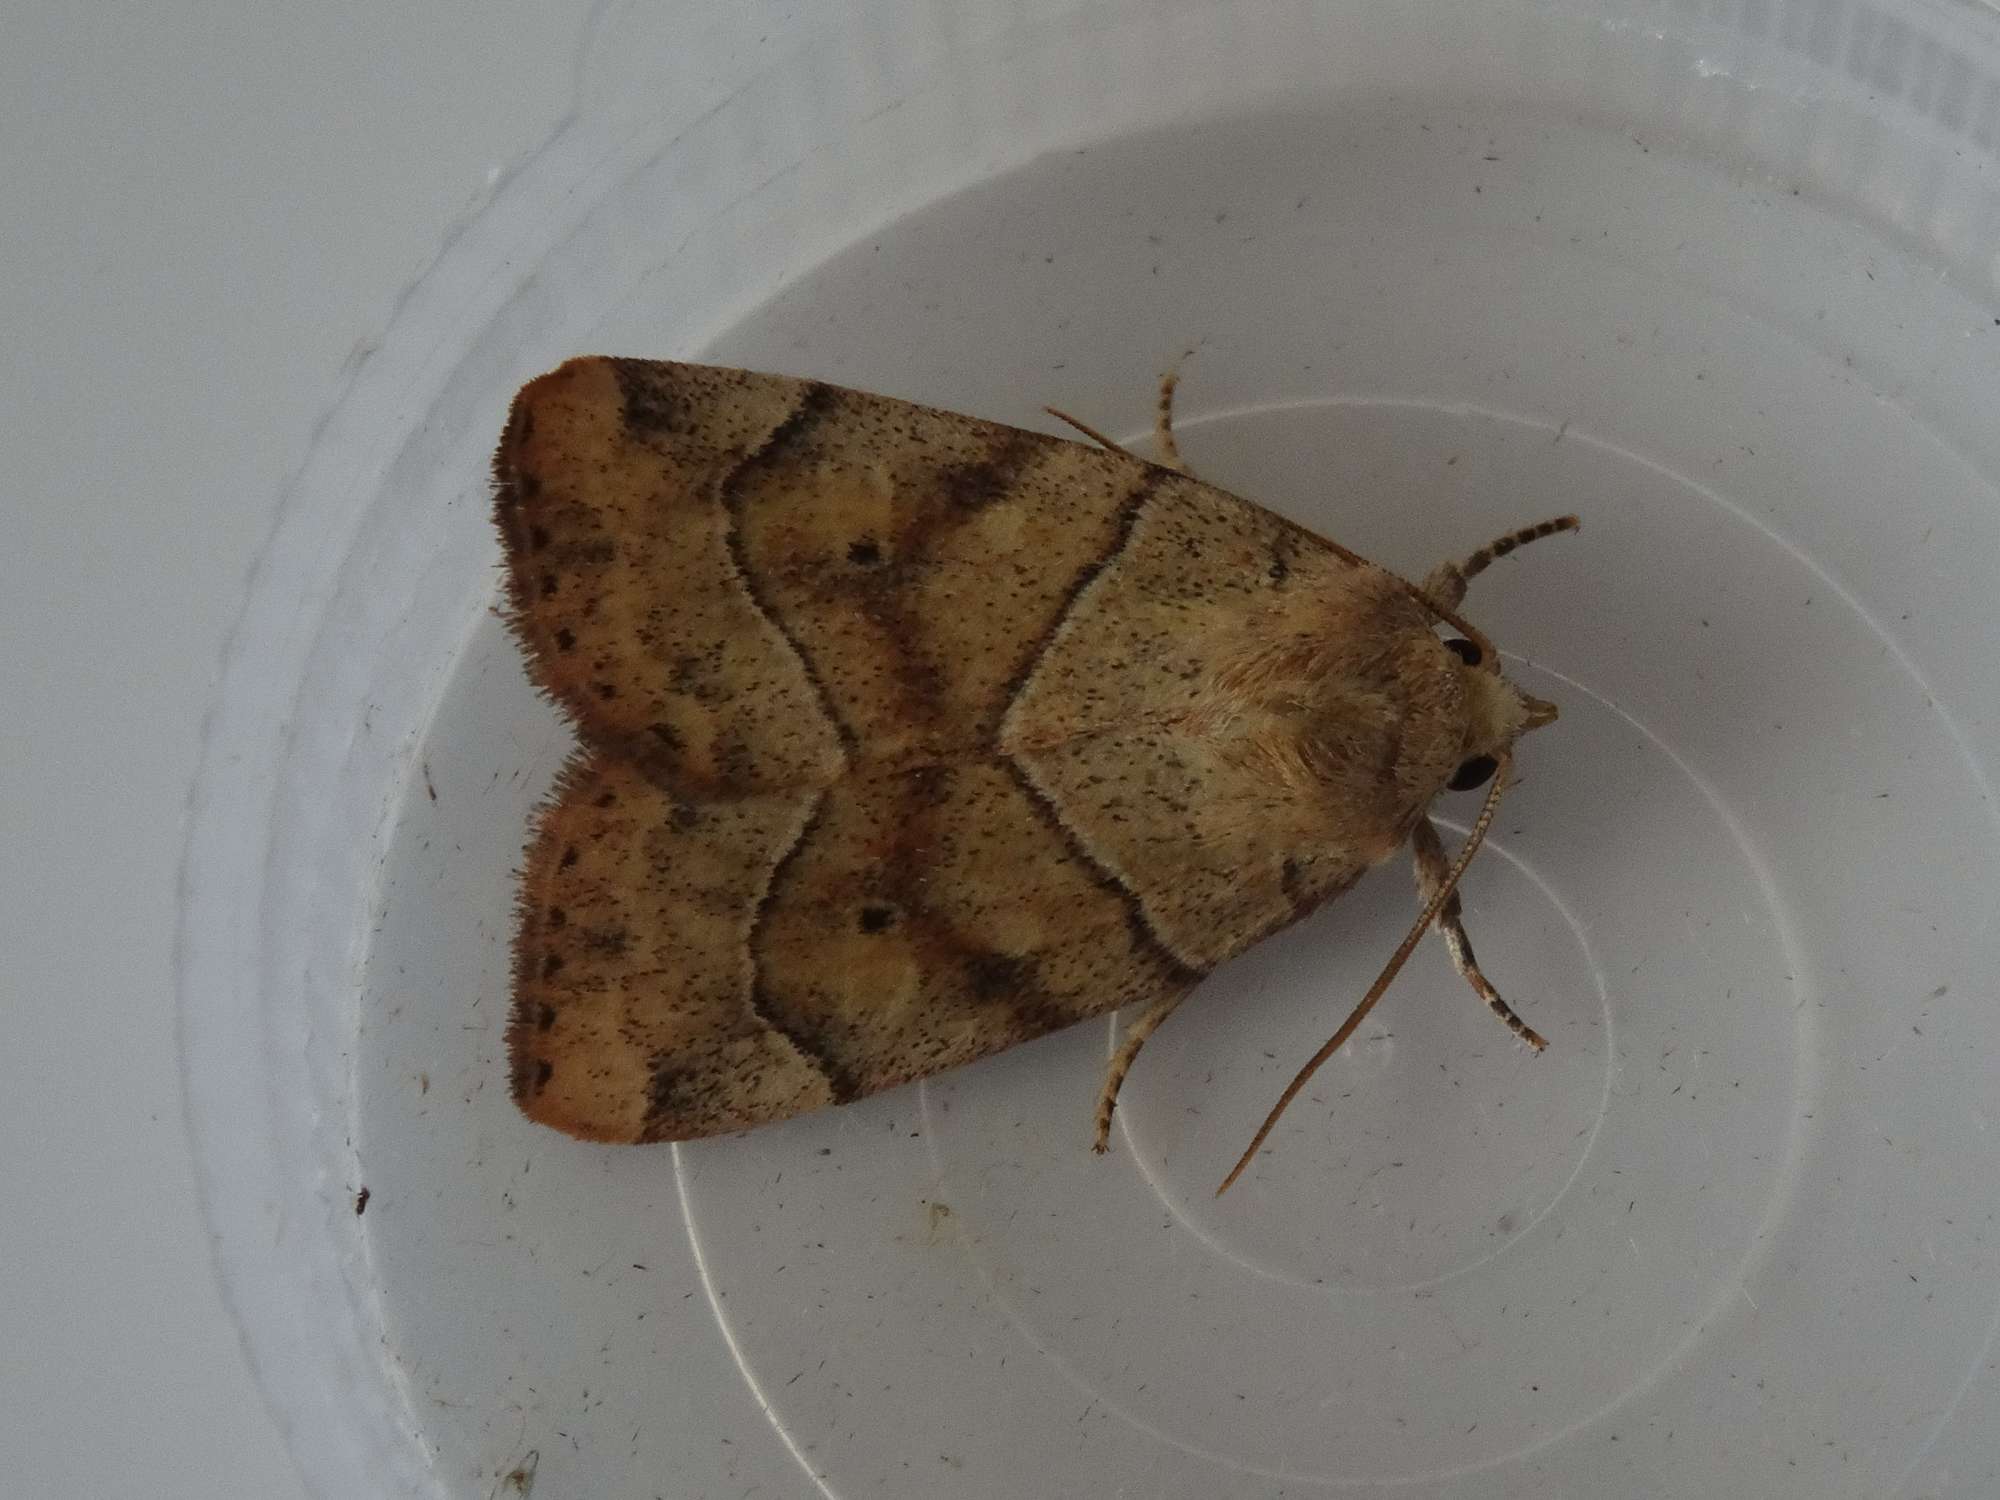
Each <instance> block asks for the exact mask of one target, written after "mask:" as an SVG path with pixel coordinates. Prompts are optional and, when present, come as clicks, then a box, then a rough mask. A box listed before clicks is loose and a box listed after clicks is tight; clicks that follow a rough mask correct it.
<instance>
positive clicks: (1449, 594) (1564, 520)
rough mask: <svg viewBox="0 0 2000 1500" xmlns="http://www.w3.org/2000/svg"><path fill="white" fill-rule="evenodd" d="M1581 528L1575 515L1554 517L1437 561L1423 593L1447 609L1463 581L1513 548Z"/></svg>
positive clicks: (1462, 590)
mask: <svg viewBox="0 0 2000 1500" xmlns="http://www.w3.org/2000/svg"><path fill="white" fill-rule="evenodd" d="M1582 527H1583V522H1581V521H1580V520H1578V519H1577V518H1576V517H1575V516H1556V517H1554V518H1553V519H1552V520H1547V521H1537V522H1535V524H1534V525H1532V526H1523V527H1521V528H1520V529H1519V530H1517V531H1510V532H1508V533H1507V534H1506V535H1505V536H1503V537H1496V538H1495V539H1494V540H1492V541H1490V542H1488V543H1487V544H1486V545H1485V546H1484V547H1481V548H1480V549H1479V550H1478V551H1477V552H1475V553H1473V554H1472V555H1471V556H1470V557H1468V558H1466V559H1464V560H1463V561H1462V562H1446V563H1439V564H1438V565H1437V567H1436V568H1434V569H1432V570H1431V575H1430V577H1428V578H1426V579H1425V580H1424V587H1423V592H1424V593H1425V594H1426V595H1427V596H1428V597H1429V598H1430V600H1431V602H1432V604H1433V605H1435V606H1437V607H1438V608H1440V609H1448V608H1449V607H1451V606H1452V605H1454V604H1457V603H1458V601H1459V600H1461V599H1463V598H1464V597H1465V587H1466V585H1467V584H1469V583H1470V582H1471V581H1472V580H1473V579H1475V578H1477V577H1478V576H1479V575H1480V574H1481V573H1484V572H1485V571H1486V570H1487V569H1488V568H1490V567H1492V566H1493V564H1494V563H1496V562H1498V561H1499V560H1500V559H1501V558H1503V557H1505V556H1506V555H1507V554H1508V553H1510V552H1512V551H1514V550H1515V548H1517V547H1525V546H1527V545H1528V543H1530V542H1539V541H1540V540H1541V539H1542V538H1543V537H1545V536H1554V535H1556V534H1557V533H1558V532H1563V531H1579V530H1581V529H1582ZM1482 644H1483V643H1482ZM1489 654H1490V653H1489Z"/></svg>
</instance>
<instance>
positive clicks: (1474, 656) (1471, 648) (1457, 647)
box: [1444, 636, 1492, 786]
mask: <svg viewBox="0 0 2000 1500" xmlns="http://www.w3.org/2000/svg"><path fill="white" fill-rule="evenodd" d="M1444 649H1445V650H1447V651H1449V652H1450V653H1451V654H1452V655H1453V656H1456V657H1457V658H1458V659H1459V660H1460V661H1462V662H1464V663H1465V664H1466V665H1467V666H1468V667H1476V666H1478V665H1479V663H1480V662H1481V661H1482V660H1483V659H1484V658H1483V657H1482V655H1481V654H1480V650H1479V648H1478V647H1477V646H1475V645H1473V644H1472V642H1471V641H1468V640H1466V639H1465V638H1464V637H1463V636H1453V637H1452V638H1451V639H1450V640H1448V641H1446V642H1445V643H1444ZM1466 764H1467V765H1470V764H1471V762H1470V761H1468V762H1466ZM1491 774H1492V772H1491V771H1489V772H1487V775H1489V776H1490V775H1491ZM1482 779H1483V778H1482ZM1473 784H1474V785H1475V786H1476V785H1478V783H1477V782H1475V783H1473Z"/></svg>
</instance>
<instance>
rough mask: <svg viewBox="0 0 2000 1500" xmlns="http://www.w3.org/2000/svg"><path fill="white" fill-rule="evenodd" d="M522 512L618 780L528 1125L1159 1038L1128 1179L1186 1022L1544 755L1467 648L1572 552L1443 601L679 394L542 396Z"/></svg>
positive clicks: (599, 743)
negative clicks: (1488, 620)
mask: <svg viewBox="0 0 2000 1500" xmlns="http://www.w3.org/2000/svg"><path fill="white" fill-rule="evenodd" d="M1163 399H1164V398H1163ZM1162 430H1163V432H1164V433H1165V435H1166V442H1165V444H1164V445H1163V451H1164V452H1166V453H1168V454H1169V455H1170V456H1173V455H1174V454H1175V450H1174V449H1173V448H1172V446H1171V426H1170V425H1169V424H1168V421H1167V418H1166V416H1165V413H1164V407H1163V416H1162ZM495 478H496V484H497V493H496V519H497V522H498V526H499V531H500V535H501V540H502V544H503V549H504V552H505V558H506V568H507V579H508V598H509V602H510V613H509V618H510V622H511V624H512V627H513V629H514V632H515V634H516V635H517V637H518V638H519V639H520V641H521V643H522V646H523V650H524V653H525V655H526V657H527V660H528V663H529V666H530V670H531V671H532V672H533V674H534V677H535V679H536V681H537V682H538V683H539V684H540V686H541V687H542V688H543V689H544V690H545V691H547V692H548V693H549V695H550V696H551V697H552V698H553V699H554V700H555V701H556V702H557V703H559V704H560V705H561V706H562V708H563V709H564V710H565V711H566V712H567V714H568V715H569V717H570V719H571V721H572V722H573V724H574V726H575V728H576V732H577V736H578V739H579V742H580V745H579V749H578V751H577V754H576V757H575V759H574V760H573V761H572V763H571V764H570V766H569V767H568V768H567V769H566V771H565V773H564V775H563V776H562V777H561V778H560V780H559V782H558V785H557V789H556V791H555V793H554V794H553V795H552V797H551V798H550V800H549V802H548V803H547V805H546V806H544V808H543V809H542V811H541V813H540V814H539V816H538V820H537V832H536V835H535V837H534V839H533V840H532V842H531V843H530V846H529V850H528V855H527V860H526V866H525V870H524V873H523V878H522V884H521V903H520V904H521V910H520V915H519V922H518V925H517V929H516V936H515V968H514V973H515V979H514V997H513V1011H512V1020H511V1024H510V1026H509V1031H508V1044H509V1052H510V1057H511V1063H512V1083H513V1093H514V1097H515V1099H516V1100H517V1101H518V1102H519V1104H520V1106H521V1108H522V1109H523V1110H524V1111H525V1112H526V1113H527V1114H528V1115H529V1116H530V1117H531V1118H534V1119H536V1120H539V1121H542V1122H543V1123H546V1124H550V1125H553V1126H555V1127H557V1128H558V1129H562V1130H565V1131H568V1132H570V1133H572V1134H576V1135H580V1136H585V1137H588V1138H591V1139H597V1140H611V1141H648V1140H664V1139H686V1138H690V1137H695V1136H702V1135H709V1134H714V1133H717V1132H722V1131H730V1130H736V1129H740V1128H743V1127H745V1126H750V1125H756V1124H760V1123H763V1122H766V1121H770V1120H777V1119H783V1118H786V1117H789V1116H791V1115H795V1114H798V1113H801V1112H804V1111H806V1110H810V1109H815V1108H818V1107H821V1106H824V1105H828V1104H839V1103H844V1102H846V1101H848V1100H852V1099H855V1098H859V1097H861V1096H863V1095H867V1094H870V1093H873V1092H876V1091H878V1090H881V1089H885V1088H890V1087H893V1086H895V1085H897V1084H901V1083H905V1082H908V1081H910V1080H913V1079H916V1078H921V1077H924V1076H927V1075H930V1074H933V1073H936V1072H939V1071H941V1070H943V1069H946V1068H950V1067H955V1066H957V1065H959V1064H961V1063H965V1062H969V1061H972V1060H973V1059H975V1058H978V1057H981V1056H984V1055H986V1054H988V1053H991V1052H994V1051H997V1050H999V1049H1001V1048H1004V1047H1008V1046H1011V1045H1013V1044H1014V1043H1016V1042H1020V1041H1024V1040H1027V1039H1028V1038H1030V1037H1034V1036H1039V1035H1042V1034H1044V1033H1046V1032H1049V1031H1052V1030H1055V1029H1057V1028H1060V1027H1064V1026H1068V1025H1071V1024H1073V1023H1075V1022H1077V1021H1081V1020H1084V1019H1087V1018H1090V1017H1093V1016H1099V1015H1103V1014H1105V1013H1107V1012H1109V1011H1112V1010H1115V1009H1117V1008H1119V1007H1121V1006H1125V1005H1129V1004H1136V1003H1141V1002H1143V1003H1144V1004H1145V1005H1146V1007H1147V1009H1146V1011H1145V1014H1144V1018H1143V1019H1142V1020H1141V1022H1140V1024H1139V1025H1138V1026H1136V1027H1134V1028H1133V1030H1132V1031H1131V1032H1130V1033H1128V1042H1127V1046H1126V1048H1124V1049H1121V1052H1120V1054H1119V1056H1118V1058H1117V1059H1115V1060H1114V1063H1113V1068H1112V1071H1111V1075H1110V1076H1109V1077H1108V1078H1107V1082H1106V1088H1105V1090H1104V1093H1103V1096H1102V1098H1101V1100H1100V1104H1099V1114H1098V1124H1099V1135H1098V1138H1099V1142H1100V1144H1101V1143H1102V1141H1103V1139H1104V1136H1105V1133H1106V1131H1107V1130H1108V1126H1109V1121H1110V1109H1111V1105H1112V1102H1113V1100H1114V1098H1115V1095H1116V1091H1117V1085H1118V1082H1119V1080H1120V1079H1122V1077H1123V1075H1124V1071H1125V1069H1126V1068H1127V1067H1128V1066H1129V1065H1130V1063H1131V1060H1132V1055H1133V1053H1134V1052H1135V1051H1136V1048H1137V1045H1138V1043H1139V1042H1140V1041H1143V1039H1144V1035H1145V1034H1146V1033H1147V1032H1149V1031H1150V1030H1151V1028H1152V1027H1153V1026H1156V1025H1158V1024H1159V1023H1160V1022H1161V1021H1162V1020H1164V1019H1165V1018H1166V1016H1167V1014H1168V1013H1170V1011H1171V1010H1172V1008H1173V1005H1174V1004H1175V1003H1176V1002H1177V1001H1178V999H1179V998H1180V997H1181V996H1182V995H1184V994H1185V993H1186V992H1187V991H1188V990H1189V989H1191V988H1192V987H1193V986H1194V984H1195V983H1196V982H1197V981H1198V980H1199V979H1200V978H1201V977H1202V976H1203V975H1204V974H1206V973H1207V972H1208V971H1209V970H1210V969H1212V968H1213V967H1214V966H1215V965H1216V964H1218V963H1220V962H1222V961H1223V960H1225V959H1227V958H1229V957H1231V956H1233V955H1234V954H1236V953H1239V952H1241V951H1242V950H1243V949H1245V948H1247V947H1248V946H1250V945H1251V944H1252V943H1254V942H1256V941H1257V940H1258V939H1260V938H1262V937H1264V936H1265V935H1267V934H1269V933H1271V932H1273V931H1275V930H1277V929H1278V928H1280V927H1283V926H1285V925H1287V924H1288V923H1290V922H1292V921H1294V920H1296V919H1297V918H1298V917H1300V916H1302V915H1304V914H1305V913H1306V912H1309V911H1311V910H1313V909H1315V908H1316V907H1318V906H1319V905H1321V904H1323V903H1324V902H1325V901H1327V900H1330V899H1332V898H1333V897H1334V896H1337V895H1338V894H1340V893H1341V892H1342V891H1344V890H1346V889H1347V888H1348V886H1350V885H1351V884H1353V882H1354V881H1355V880H1356V879H1358V878H1359V876H1360V875H1361V874H1362V873H1363V871H1365V870H1366V869H1367V868H1368V867H1369V866H1370V865H1372V864H1375V863H1378V862H1379V861H1381V860H1382V859H1384V858H1386V857H1387V856H1388V855H1389V854H1390V853H1392V852H1393V851H1394V849H1395V848H1396V847H1398V846H1399V845H1400V843H1401V842H1402V841H1403V839H1404V838H1405V837H1406V836H1407V835H1408V833H1409V830H1410V829H1411V828H1413V827H1414V826H1416V824H1417V822H1418V821H1419V820H1420V819H1421V818H1422V816H1423V814H1424V812H1425V810H1426V809H1427V808H1428V807H1429V805H1430V802H1431V800H1432V798H1433V797H1434V796H1435V795H1436V794H1437V792H1438V791H1439V789H1440V788H1442V787H1443V786H1444V785H1445V783H1446V782H1447V781H1448V780H1449V779H1450V778H1451V777H1452V776H1453V775H1454V774H1455V773H1456V772H1458V771H1459V770H1460V769H1461V768H1462V767H1463V766H1464V765H1465V764H1466V763H1467V762H1468V761H1469V760H1470V759H1471V758H1472V757H1475V756H1482V755H1490V756H1495V757H1504V756H1505V754H1506V753H1507V752H1508V750H1509V748H1510V747H1511V745H1512V743H1513V740H1514V738H1515V737H1517V736H1518V735H1519V734H1520V733H1521V732H1523V731H1524V730H1525V729H1526V728H1528V727H1532V724H1533V722H1534V715H1535V709H1534V708H1533V707H1532V706H1531V704H1532V700H1528V699H1525V698H1524V697H1523V696H1522V695H1521V694H1519V693H1518V692H1517V691H1516V690H1514V689H1513V688H1512V686H1511V685H1510V684H1507V683H1506V682H1505V679H1503V678H1501V677H1499V675H1498V672H1497V664H1496V662H1495V660H1494V656H1493V652H1492V649H1491V644H1490V642H1486V641H1485V638H1484V637H1483V636H1479V635H1478V634H1477V633H1476V632H1475V631H1473V630H1472V627H1470V626H1469V625H1467V624H1465V623H1464V622H1463V621H1462V620H1460V619H1459V617H1458V615H1457V613H1456V605H1457V603H1458V599H1459V597H1460V596H1462V595H1463V592H1464V584H1465V580H1466V579H1468V578H1470V577H1472V576H1474V575H1476V574H1477V573H1478V572H1479V571H1480V570H1481V569H1482V568H1484V567H1485V566H1486V564H1487V563H1488V562H1490V561H1491V559H1492V556H1497V555H1500V554H1501V553H1502V552H1504V551H1506V550H1511V547H1512V546H1513V545H1519V542H1520V540H1521V539H1525V538H1527V536H1528V533H1517V534H1516V538H1515V540H1514V541H1513V542H1512V544H1511V545H1506V546H1503V545H1502V544H1495V545H1494V546H1493V547H1491V548H1488V549H1484V550H1483V551H1482V552H1481V553H1475V554H1473V556H1472V557H1471V558H1469V559H1467V561H1466V562H1465V563H1462V564H1457V565H1448V567H1450V568H1451V569H1452V571H1445V570H1440V573H1439V574H1437V575H1433V579H1432V580H1431V581H1430V582H1429V583H1428V584H1427V587H1426V588H1423V589H1420V588H1418V587H1416V586H1414V585H1411V584H1409V583H1407V582H1405V581H1403V580H1401V579H1399V578H1396V577H1395V576H1394V575H1392V574H1390V573H1387V572H1386V571H1384V570H1383V569H1381V568H1378V567H1376V566H1375V565H1373V564H1372V563H1369V562H1367V561H1365V560H1364V559H1362V558H1360V557H1358V556H1356V555H1355V554H1354V553H1352V552H1349V551H1347V550H1346V549H1345V548H1342V547H1339V546H1337V545H1335V544H1334V543H1331V542H1329V541H1326V540H1325V539H1323V538H1321V537H1319V536H1316V535H1314V534H1313V533H1311V532H1309V531H1306V530H1305V529H1303V528H1301V527H1299V526H1297V525H1295V524H1293V523H1292V522H1289V521H1287V520H1285V519H1283V518H1282V517H1279V516H1277V515H1275V514H1273V513H1271V512H1270V511H1267V510H1264V509H1263V508H1261V507H1259V506H1257V505H1254V504H1252V503H1250V502H1248V501H1245V500H1241V499H1238V498H1237V497H1235V496H1233V495H1230V494H1227V493H1225V492H1224V491H1222V490H1219V489H1216V488H1214V487H1213V486H1211V485H1207V484H1204V483H1201V482H1200V481H1198V480H1195V479H1193V478H1191V477H1189V476H1187V475H1185V474H1184V473H1181V472H1177V470H1176V469H1175V468H1167V467H1161V466H1159V465H1155V464H1151V463H1148V462H1146V461H1144V460H1142V459H1139V458H1136V457H1134V456H1133V455H1131V454H1129V453H1126V452H1124V451H1122V450H1120V449H1116V448H1113V447H1109V446H1091V445H1088V444H1085V443H1079V442H1073V441H1067V440H1063V439H1058V438H1055V437H1051V436H1049V435H1047V434H1043V433H1036V432H1028V431H1023V430H1020V429H1016V428H1011V427H1005V426H1001V425H999V424H996V423H992V422H986V421H981V420H979V419H976V418H972V417H964V416H956V415H953V414H951V413H947V412H941V411H936V410H933V409H930V408H927V407H921V406H915V405H911V404H909V403H906V402H902V401H896V400H892V399H890V398H887V397H882V396H872V395H867V394H864V393H861V392H857V391H851V390H845V389H842V388H840V387H836V386H830V385H825V384H822V383H819V382H815V381H808V380H797V379H792V378H789V377H784V376H777V375H765V374H757V373H753V372H749V371H744V370H732V369H722V368H716V367H709V366H701V365H688V364H676V363H668V362H656V361H644V360H622V359H605V358H587V359H577V360H572V361H570V362H569V363H568V364H565V365H563V366H562V367H561V368H559V369H557V370H555V371H553V372H551V373H550V374H548V375H545V376H543V377H541V378H540V379H538V380H535V381H533V382H530V383H529V385H528V386H527V387H525V388H524V389H523V390H522V392H521V393H520V395H519V396H518V397H517V398H516V400H515V403H514V408H513V411H512V414H511V416H510V418H509V420H508V423H507V426H506V429H505V435H504V437H503V438H502V441H501V444H500V448H499V452H498V454H497V456H496V459H495ZM1550 525H1551V526H1552V527H1553V528H1554V529H1566V528H1567V527H1569V526H1573V525H1574V522H1573V521H1572V520H1568V519H1565V520H1564V521H1562V522H1557V523H1550ZM1545 529H1547V528H1545ZM1531 530H1532V528H1531ZM1438 621H1445V622H1447V623H1450V624H1452V626H1453V627H1454V628H1456V629H1460V630H1463V631H1464V632H1465V633H1466V636H1467V640H1468V642H1471V643H1472V644H1471V647H1470V649H1471V650H1472V652H1473V653H1474V655H1475V657H1476V658H1477V659H1476V660H1468V659H1467V658H1466V657H1465V656H1464V655H1462V654H1461V653H1460V652H1458V651H1457V650H1455V649H1453V648H1451V647H1448V646H1447V644H1446V643H1445V642H1442V641H1440V640H1439V639H1438V638H1437V636H1436V634H1435V629H1434V627H1435V624H1436V622H1438ZM1461 644H1462V645H1463V644H1466V643H1461ZM1483 826H1484V825H1483V824H1482V825H1481V831H1482V832H1483ZM1465 857H1467V856H1461V860H1460V863H1459V866H1458V867H1455V869H1454V872H1453V873H1452V876H1451V881H1450V882H1447V886H1448V885H1449V884H1450V883H1454V882H1455V880H1456V878H1457V870H1458V869H1462V865H1463V861H1464V858H1465ZM1449 898H1450V891H1449V889H1448V888H1447V889H1446V890H1444V892H1443V893H1442V895H1440V896H1438V897H1437V898H1436V899H1434V900H1432V901H1430V902H1428V903H1427V905H1428V906H1430V907H1431V908H1434V909H1433V910H1431V911H1429V912H1428V913H1427V916H1426V919H1425V920H1426V923H1428V922H1429V921H1430V920H1431V919H1432V918H1434V917H1437V916H1439V914H1440V913H1445V912H1446V910H1447V908H1446V904H1445V903H1446V902H1448V900H1449ZM1449 917H1450V920H1451V921H1452V922H1455V921H1456V909H1455V907H1454V908H1451V909H1450V911H1449ZM1462 936H1463V934H1462V929H1460V937H1461V938H1462ZM1412 942H1414V939H1412ZM1405 946H1406V947H1407V946H1409V944H1406V945H1405ZM1467 952H1468V954H1469V948H1468V949H1467ZM1468 961H1469V960H1468ZM1475 972H1476V970H1475ZM1384 984H1386V979H1385V981H1384ZM1489 988H1490V987H1489ZM1495 998H1497V996H1496V997H1495ZM1368 1003H1370V1004H1372V1003H1373V1001H1372V1000H1370V1001H1369V1002H1368Z"/></svg>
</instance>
